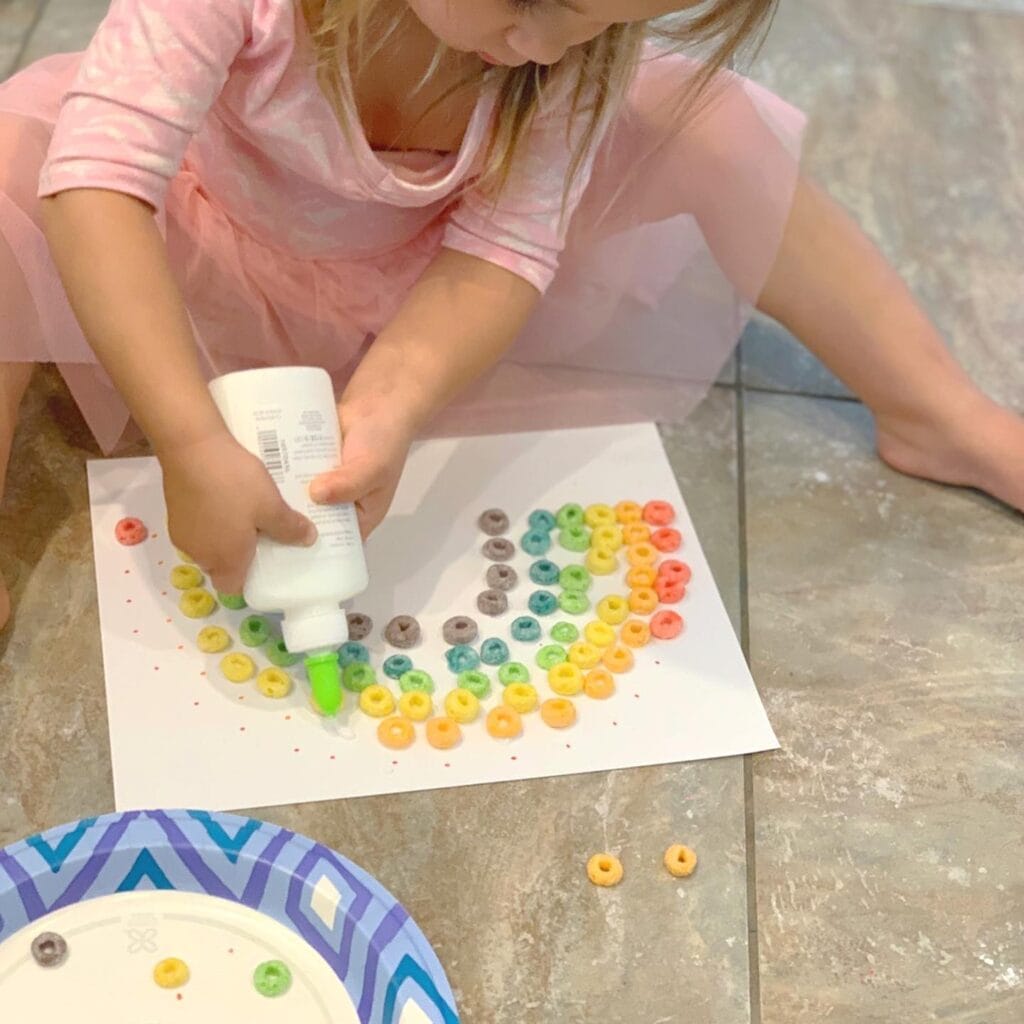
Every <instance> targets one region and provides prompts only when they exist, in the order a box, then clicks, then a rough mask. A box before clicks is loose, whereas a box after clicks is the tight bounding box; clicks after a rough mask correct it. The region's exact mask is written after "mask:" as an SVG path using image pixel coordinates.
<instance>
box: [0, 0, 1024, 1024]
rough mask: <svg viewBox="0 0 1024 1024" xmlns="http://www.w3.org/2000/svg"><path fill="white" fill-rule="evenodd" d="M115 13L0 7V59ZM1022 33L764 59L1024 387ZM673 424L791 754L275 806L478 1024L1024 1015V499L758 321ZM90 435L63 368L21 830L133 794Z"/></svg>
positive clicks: (973, 6) (25, 627) (48, 421)
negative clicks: (114, 683)
mask: <svg viewBox="0 0 1024 1024" xmlns="http://www.w3.org/2000/svg"><path fill="white" fill-rule="evenodd" d="M105 7H106V2H105V0H0V75H3V74H6V73H9V72H11V71H13V70H14V69H15V68H16V67H18V66H20V65H23V64H24V63H26V62H27V61H30V60H32V59H35V58H36V57H39V56H42V55H44V54H46V53H49V52H53V51H55V50H62V49H75V48H78V47H80V46H81V45H83V43H84V42H85V40H86V39H87V38H88V36H89V34H90V32H91V31H92V29H93V27H94V26H95V24H96V23H97V22H98V20H99V18H100V17H101V16H102V14H103V11H104V10H105ZM1021 53H1024V0H955V2H938V0H937V2H932V0H783V3H782V7H781V10H780V13H779V15H778V17H777V19H776V23H775V26H774V28H773V31H772V34H771V36H770V37H769V41H768V43H767V45H766V46H765V47H764V49H763V51H762V53H761V54H760V56H759V58H758V60H757V62H756V64H755V66H754V75H755V77H757V78H758V79H759V80H761V81H763V82H764V83H765V84H767V85H769V86H770V87H772V88H774V89H776V90H777V91H778V92H780V93H781V94H783V95H784V96H786V97H787V98H789V99H791V100H792V101H794V102H796V103H798V104H799V105H800V106H802V107H804V108H805V109H806V110H808V112H809V113H810V115H811V128H810V132H809V136H808V144H807V158H806V159H807V166H808V167H809V168H810V170H811V171H812V172H813V173H814V174H816V175H817V177H818V178H819V179H820V180H821V181H823V182H824V183H825V184H826V185H827V186H828V187H829V188H830V189H831V190H832V191H833V193H834V194H836V195H837V196H838V197H839V198H840V199H841V200H842V201H844V202H845V203H846V204H847V205H848V206H849V207H850V208H851V209H852V210H853V211H854V212H855V213H856V214H857V216H858V218H859V219H860V220H861V222H862V223H863V224H864V226H865V227H866V229H867V230H868V231H869V233H870V234H871V235H872V236H873V237H874V238H875V239H876V240H877V241H878V242H879V244H880V245H881V246H882V247H883V249H884V250H885V251H886V252H887V253H888V255H889V256H890V257H891V258H892V259H893V260H894V261H895V263H896V264H897V266H898V267H899V268H900V270H901V271H902V272H903V273H904V274H905V275H906V277H907V279H908V280H909V281H910V283H911V284H912V286H913V287H914V289H915V290H916V291H917V293H918V294H919V295H920V296H921V297H922V299H923V300H924V302H925V303H926V305H927V306H928V308H929V309H930V310H931V311H932V312H933V314H934V315H935V317H936V318H937V319H938V321H939V322H940V323H941V324H942V326H943V328H944V330H945V332H946V334H947V336H948V337H949V340H950V344H951V346H952V347H953V348H954V350H955V351H956V353H957V354H958V356H959V357H960V358H961V359H962V360H963V361H964V362H965V364H966V365H967V366H968V368H969V369H970V370H971V372H972V373H973V374H974V375H975V376H976V377H977V378H978V379H979V380H980V381H981V382H982V383H983V384H984V385H985V387H986V388H987V389H988V390H989V391H991V392H992V393H993V394H995V395H997V396H998V397H999V398H1000V399H1002V400H1003V401H1005V402H1007V403H1008V404H1011V405H1013V406H1015V407H1016V408H1018V409H1022V410H1024V361H1022V360H1021V358H1020V355H1021V351H1022V344H1024V287H1022V284H1024V247H1022V246H1021V244H1020V238H1021V237H1022V236H1024V148H1022V147H1024V134H1022V133H1021V131H1020V125H1021V123H1022V115H1021V105H1020V97H1021V96H1022V95H1024V62H1021V60H1020V54H1021ZM664 437H665V443H666V448H667V450H668V452H669V454H670V456H671V458H672V462H673V465H674V466H675V468H676V471H677V472H678V474H679V477H680V480H681V482H682V485H683V488H684V491H685V493H686V494H687V497H688V501H689V502H690V505H691V508H692V511H693V514H694V517H695V519H696V521H697V524H698V527H699V528H700V530H701V533H702V537H703V540H704V543H705V546H706V548H707V550H708V552H709V557H710V558H711V561H712V566H713V568H714V570H715V573H716V578H717V580H718V582H719V586H720V587H721V589H722V592H723V595H724V597H725V600H726V603H727V606H728V607H729V609H730V612H731V614H732V616H733V621H734V623H735V624H736V628H737V631H738V632H739V634H740V636H741V638H742V639H743V642H744V644H745V647H746V649H747V651H748V654H749V658H750V661H751V664H752V666H753V670H754V673H755V677H756V678H757V679H758V681H759V684H760V687H761V692H762V694H763V696H764V699H765V702H766V704H767V707H768V710H769V713H770V715H771V718H772V721H773V722H774V724H775V726H776V729H777V731H778V732H779V735H780V739H781V741H782V745H783V746H782V750H780V751H778V752H776V753H772V754H769V755H763V756H757V757H753V758H747V759H738V758H737V759H725V760H720V761H715V762H710V763H702V764H686V765H676V766H668V767H662V768H652V769H644V770H641V771H632V772H622V773H612V774H595V775H591V776H585V777H577V778H570V779H548V780H542V781H536V782H526V783H521V784H515V785H509V786H503V787H487V788H482V787H481V788H475V789H469V790H465V791H450V792H443V793H434V794H432V793H424V794H410V795H404V796H399V797H392V798H386V799H373V800H362V801H352V802H347V803H335V804H329V805H314V806H302V807H290V808H273V809H268V810H263V811H258V813H261V814H262V815H263V816H264V817H267V818H268V819H270V820H273V821H276V822H280V823H282V824H286V825H288V826H290V827H294V828H297V829H301V830H303V831H305V832H308V833H309V834H311V835H313V836H315V837H316V838H317V839H319V840H321V841H323V842H326V843H329V844H333V845H335V846H337V847H338V848H339V849H342V850H344V851H345V852H346V853H348V854H349V855H351V856H352V857H353V858H354V859H356V860H357V861H359V862H361V863H362V864H363V865H364V866H365V867H367V868H368V869H369V870H371V871H373V872H374V873H375V874H377V875H378V876H379V877H380V878H381V879H382V880H383V882H384V883H385V884H386V885H388V886H390V887H391V888H392V889H393V890H394V891H395V892H396V893H397V894H398V895H399V897H400V898H401V899H402V900H403V901H404V902H405V903H406V905H407V906H408V907H409V909H410V910H411V912H412V913H413V915H414V916H415V917H416V918H417V919H418V920H419V922H420V923H421V924H422V926H423V927H424V929H425V931H426V932H427V934H428V936H429V937H430V938H431V940H432V941H433V942H434V943H435V944H436V946H437V948H438V951H439V953H440V955H441V957H442V959H443V960H444V962H445V963H446V965H447V967H448V969H449V971H450V973H451V976H452V979H453V981H454V984H455V986H456V988H457V990H458V993H459V996H460V999H461V1005H462V1010H463V1014H464V1019H465V1020H466V1021H467V1022H481V1024H534V1022H536V1024H549V1022H555V1021H558V1022H563V1024H577V1022H579V1024H582V1022H584V1021H592V1020H596V1019H598V1018H600V1019H604V1020H608V1021H613V1022H615V1024H676V1022H680V1024H682V1022H686V1024H758V1022H761V1024H804V1022H807V1024H811V1022H814V1024H819V1022H820V1021H822V1020H825V1019H827V1020H833V1021H837V1022H841V1024H876V1022H877V1024H882V1022H885V1024H891V1022H896V1021H898V1022H901V1024H919V1022H924V1021H945V1022H954V1021H955V1022H957V1024H1019V1022H1020V1021H1021V1020H1024V868H1022V866H1021V860H1022V857H1021V854H1022V845H1024V710H1022V708H1024V702H1022V701H1021V696H1022V694H1024V627H1022V621H1024V618H1022V616H1021V612H1020V608H1021V604H1022V597H1024V520H1022V518H1021V517H1020V516H1019V515H1016V514H1014V513H1011V512H1009V511H1007V510H1006V509H1004V508H1001V507H999V506H997V505H996V504H995V503H994V502H991V501H989V500H987V499H985V498H983V497H981V496H979V495H977V494H973V493H969V492H962V491H956V490H952V489H947V488H939V487H933V486H929V485H927V484H923V483H920V482H917V481H913V480H909V479H906V478H903V477H899V476H897V475H896V474H894V473H892V472H890V471H889V470H887V469H886V468H885V467H884V466H882V464H881V463H879V462H878V461H877V460H876V459H875V458H874V456H873V454H872V434H871V423H870V420H869V418H868V416H867V414H866V412H865V410H864V409H863V408H862V407H861V406H860V405H859V404H858V403H856V402H854V401H852V400H851V399H850V396H849V395H848V393H847V392H846V391H845V389H844V388H843V387H842V385H840V384H839V383H838V382H837V381H835V379H834V378H832V377H831V375H830V374H829V373H828V372H827V371H825V370H824V368H823V367H821V366H820V364H818V363H816V361H815V360H813V359H812V358H811V357H810V356H808V355H807V354H806V353H804V352H803V351H802V350H800V349H799V348H798V347H797V346H796V344H795V343H794V342H793V341H792V339H790V338H788V337H786V335H785V333H784V332H781V331H780V330H779V329H778V328H776V327H775V326H774V325H772V324H769V323H767V322H764V323H758V324H756V325H755V326H754V327H752V328H751V330H750V331H749V332H748V334H747V336H746V337H745V339H744V342H743V345H742V347H741V350H740V353H739V358H738V359H737V361H736V364H735V371H734V375H733V377H732V379H727V380H726V381H725V382H724V383H723V384H722V385H721V386H719V387H718V388H716V389H715V391H714V392H713V393H712V395H711V397H710V398H709V399H708V400H707V401H706V402H705V403H704V405H702V406H701V407H700V409H699V410H698V411H697V413H696V414H695V415H694V416H692V417H691V418H690V419H689V420H688V421H687V422H686V423H684V424H681V425H667V426H666V427H665V428H664ZM94 454H95V451H94V448H93V446H92V443H91V441H90V440H89V438H88V436H87V434H86V433H85V431H84V428H83V427H82V424H81V422H80V420H79V419H78V417H77V414H76V412H75V410H74V408H73V405H72V404H71V403H70V400H69V399H68V397H67V395H66V393H65V392H64V390H63V388H62V387H61V385H60V384H59V382H58V381H57V380H55V379H54V377H53V376H52V375H46V374H43V375H40V377H39V378H38V380H37V382H36V384H35V385H34V386H33V388H32V391H31V393H30V396H29V398H28V400H27V403H26V407H25V415H24V417H23V420H22V425H21V427H20V430H19V436H18V445H17V454H16V456H15V461H14V463H13V466H12V471H11V480H10V492H9V496H8V500H7V502H6V504H5V506H4V508H3V511H2V513H0V568H2V569H3V571H4V573H5V575H6V576H7V578H8V579H10V580H12V581H13V583H14V592H15V599H16V602H17V606H18V610H17V616H16V620H15V622H14V625H13V628H12V629H10V630H8V631H7V633H6V634H5V635H4V636H3V638H2V639H0V693H2V694H3V701H2V704H0V845H2V844H3V843H6V842H8V841H12V840H14V839H16V838H19V837H21V836H23V835H25V834H27V833H29V832H31V831H34V830H37V829H41V828H45V827H48V826H51V825H56V824H58V823H60V822H62V821H65V820H68V819H72V818H75V817H78V816H80V815H82V814H84V813H94V812H99V811H104V810H109V809H111V806H112V792H111V783H110V766H109V760H108V758H109V754H108V750H107V745H106V722H105V708H104V701H103V695H102V686H101V666H100V652H99V643H98V636H97V621H96V610H95V590H94V583H93V579H92V570H91V560H90V556H89V525H88V512H87V499H86V490H85V478H84V471H83V464H84V461H85V459H86V458H88V457H92V456H93V455H94ZM57 592H59V593H61V595H62V597H61V600H60V601H59V602H56V603H55V602H54V601H53V594H54V593H57ZM58 751H59V753H58ZM680 836H683V837H686V838H687V839H688V840H690V841H692V842H693V843H694V844H695V845H696V846H698V847H699V848H700V851H701V854H702V865H701V869H700V871H699V873H698V874H697V875H695V876H694V878H693V880H692V881H691V884H689V885H687V886H686V887H685V888H682V889H680V888H678V887H677V886H675V885H672V884H667V882H666V879H664V878H662V877H661V876H660V875H659V873H658V871H657V870H656V860H657V857H658V855H659V853H660V851H661V849H662V848H663V847H664V845H665V844H666V843H667V842H668V841H669V840H674V839H675V838H677V837H680ZM599 847H600V848H604V847H610V848H614V849H620V850H621V851H622V853H623V858H624V861H625V864H626V869H627V872H629V878H630V882H631V884H629V885H624V886H622V887H620V888H619V889H618V890H615V891H613V892H609V893H607V894H602V898H601V899H597V898H595V894H594V892H593V891H592V890H590V889H589V888H588V886H587V884H586V883H585V882H582V881H581V880H580V861H581V857H582V855H583V854H584V853H585V852H586V851H589V850H592V849H596V848H599ZM677 893H678V895H677Z"/></svg>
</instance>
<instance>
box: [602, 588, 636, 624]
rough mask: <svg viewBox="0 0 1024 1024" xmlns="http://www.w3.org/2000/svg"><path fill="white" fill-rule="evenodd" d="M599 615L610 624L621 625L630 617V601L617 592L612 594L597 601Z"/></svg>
mask: <svg viewBox="0 0 1024 1024" xmlns="http://www.w3.org/2000/svg"><path fill="white" fill-rule="evenodd" d="M597 617H598V618H599V619H600V620H601V621H602V622H606V623H607V624H608V625H609V626H621V625H622V623H624V622H625V621H626V619H627V618H628V617H629V602H628V601H627V600H626V599H625V598H624V597H619V596H618V595H617V594H610V595H609V596H608V597H605V598H602V599H601V600H600V601H598V602H597Z"/></svg>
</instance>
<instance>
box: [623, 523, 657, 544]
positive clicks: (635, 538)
mask: <svg viewBox="0 0 1024 1024" xmlns="http://www.w3.org/2000/svg"><path fill="white" fill-rule="evenodd" d="M650 539H651V528H650V527H649V526H648V525H647V524H646V523H626V525H625V526H623V528H622V543H623V544H627V545H628V544H643V543H644V542H645V541H648V540H650Z"/></svg>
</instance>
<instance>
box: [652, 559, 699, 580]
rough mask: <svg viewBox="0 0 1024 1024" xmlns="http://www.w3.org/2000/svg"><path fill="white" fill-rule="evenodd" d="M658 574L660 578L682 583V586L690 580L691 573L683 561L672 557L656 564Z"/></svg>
mask: <svg viewBox="0 0 1024 1024" xmlns="http://www.w3.org/2000/svg"><path fill="white" fill-rule="evenodd" d="M658 575H659V576H660V577H661V578H662V579H668V580H672V581H673V582H675V583H682V584H683V585H684V586H685V585H686V584H687V583H689V582H690V578H691V577H692V576H693V573H692V572H691V570H690V567H689V566H688V565H687V564H686V563H685V562H678V561H676V559H674V558H670V559H668V561H666V562H662V563H661V565H659V566H658Z"/></svg>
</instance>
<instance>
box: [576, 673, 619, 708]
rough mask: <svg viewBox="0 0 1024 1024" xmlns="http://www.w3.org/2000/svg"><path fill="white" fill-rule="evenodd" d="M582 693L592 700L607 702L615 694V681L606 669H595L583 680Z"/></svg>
mask: <svg viewBox="0 0 1024 1024" xmlns="http://www.w3.org/2000/svg"><path fill="white" fill-rule="evenodd" d="M583 692H584V693H585V694H586V695H587V696H588V697H593V698H594V700H607V699H608V698H609V697H610V696H611V695H612V694H613V693H614V692H615V680H614V679H613V678H612V674H611V672H609V671H608V669H606V668H595V669H593V671H591V672H588V673H587V674H586V676H585V677H584V679H583Z"/></svg>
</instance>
